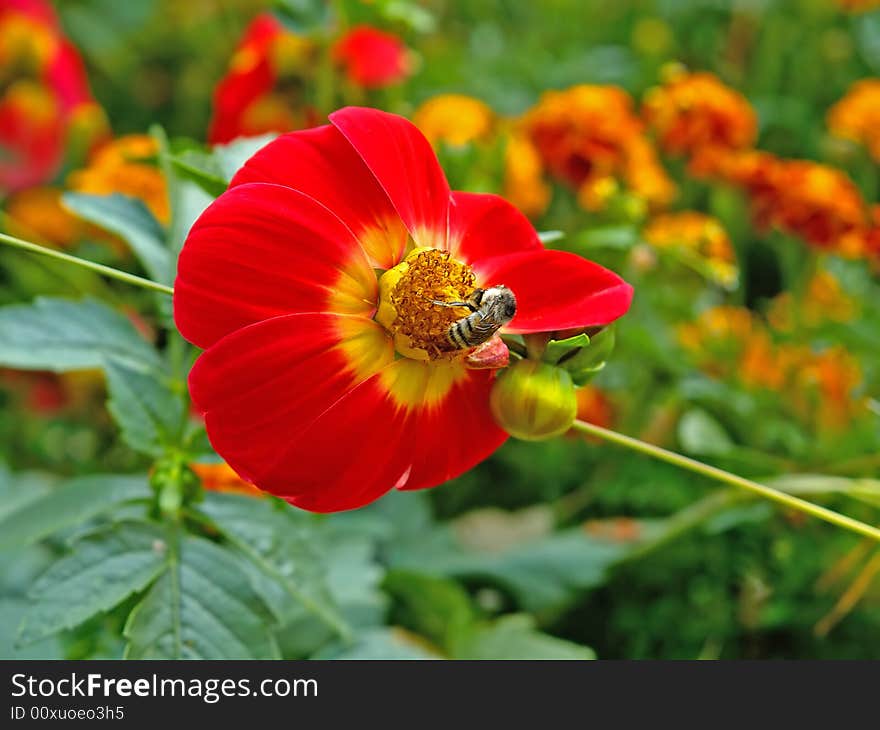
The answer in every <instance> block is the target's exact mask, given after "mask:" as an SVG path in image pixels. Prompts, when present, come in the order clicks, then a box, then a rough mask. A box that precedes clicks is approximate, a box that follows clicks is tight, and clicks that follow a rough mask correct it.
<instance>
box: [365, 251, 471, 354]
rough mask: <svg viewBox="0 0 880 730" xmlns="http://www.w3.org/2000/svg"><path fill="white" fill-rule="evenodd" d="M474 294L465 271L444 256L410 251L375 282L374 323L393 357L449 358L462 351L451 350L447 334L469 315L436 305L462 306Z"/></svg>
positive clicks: (443, 253) (461, 309)
mask: <svg viewBox="0 0 880 730" xmlns="http://www.w3.org/2000/svg"><path fill="white" fill-rule="evenodd" d="M476 288H477V285H476V277H475V276H474V272H473V271H471V268H470V267H469V266H467V265H466V264H463V263H461V262H460V261H456V260H455V259H454V258H452V256H451V255H450V254H449V252H448V251H438V250H437V249H434V248H416V249H414V250H413V251H412V252H411V253H410V254H409V255H408V256H407V257H406V258H405V259H404V260H403V261H402V262H401V263H399V264H398V265H397V266H395V267H394V268H393V269H389V270H388V271H386V272H385V273H384V274H383V275H382V277H381V278H380V279H379V308H378V310H377V311H376V321H377V322H379V324H381V325H382V326H383V327H385V329H386V330H388V332H389V333H390V334H391V335H392V337H393V338H394V346H395V348H396V349H397V352H398V353H400V354H401V355H403V356H404V357H409V358H412V359H414V360H438V359H451V358H455V357H456V356H458V355H461V354H464V353H465V352H466V351H465V350H461V349H459V348H458V347H456V346H455V345H454V344H452V343H451V342H450V341H449V339H448V337H447V332H448V331H449V326H450V325H451V324H452V323H453V322H455V321H456V320H459V319H461V318H462V317H466V316H467V315H468V314H470V310H468V309H467V308H466V307H444V306H442V305H441V304H436V302H463V301H466V300H467V299H468V298H469V297H470V296H471V295H472V294H473V292H474V290H475V289H476Z"/></svg>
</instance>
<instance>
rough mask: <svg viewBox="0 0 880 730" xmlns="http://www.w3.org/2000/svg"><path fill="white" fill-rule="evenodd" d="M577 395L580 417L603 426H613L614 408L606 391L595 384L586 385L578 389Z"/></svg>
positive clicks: (582, 419)
mask: <svg viewBox="0 0 880 730" xmlns="http://www.w3.org/2000/svg"><path fill="white" fill-rule="evenodd" d="M576 395H577V417H578V419H580V420H581V421H587V422H588V423H594V424H596V425H597V426H602V427H603V428H611V426H612V424H613V421H614V408H613V406H612V405H611V401H610V400H609V399H608V396H607V395H605V393H603V392H602V391H601V390H600V389H599V388H597V387H595V386H594V385H584V386H582V387H580V388H578V389H577V391H576Z"/></svg>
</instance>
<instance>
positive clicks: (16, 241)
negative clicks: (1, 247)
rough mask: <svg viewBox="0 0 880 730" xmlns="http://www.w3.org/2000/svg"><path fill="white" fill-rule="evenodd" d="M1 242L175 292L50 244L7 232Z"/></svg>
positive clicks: (100, 272)
mask: <svg viewBox="0 0 880 730" xmlns="http://www.w3.org/2000/svg"><path fill="white" fill-rule="evenodd" d="M0 243H3V244H6V245H7V246H12V247H13V248H18V249H21V250H22V251H29V252H31V253H36V254H40V255H41V256H47V257H49V258H52V259H57V260H58V261H64V262H65V263H68V264H73V265H74V266H79V267H81V268H83V269H91V270H92V271H96V272H97V273H99V274H101V275H102V276H108V277H110V278H111V279H118V280H119V281H124V282H125V283H126V284H133V285H134V286H139V287H141V288H142V289H151V290H153V291H157V292H161V293H162V294H174V289H172V288H171V287H170V286H165V284H159V283H158V282H155V281H150V279H145V278H143V277H142V276H135V275H134V274H129V273H127V272H125V271H120V270H119V269H114V268H113V267H112V266H104V264H96V263H95V262H94V261H87V260H86V259H81V258H79V257H78V256H71V255H70V254H69V253H64V252H62V251H58V250H56V249H54V248H49V247H48V246H40V245H39V244H37V243H31V242H30V241H25V240H23V239H21V238H16V237H15V236H9V235H7V234H5V233H0Z"/></svg>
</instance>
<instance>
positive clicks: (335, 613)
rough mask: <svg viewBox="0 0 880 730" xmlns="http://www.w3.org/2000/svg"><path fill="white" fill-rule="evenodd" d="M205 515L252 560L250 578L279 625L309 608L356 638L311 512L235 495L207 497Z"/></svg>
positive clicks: (203, 510)
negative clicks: (333, 588) (332, 585)
mask: <svg viewBox="0 0 880 730" xmlns="http://www.w3.org/2000/svg"><path fill="white" fill-rule="evenodd" d="M201 511H202V512H203V513H204V514H205V515H207V516H208V517H209V518H210V519H211V521H212V522H213V523H214V525H215V526H216V528H217V529H218V530H220V532H221V533H222V534H223V535H224V536H225V537H226V538H227V540H229V542H230V543H231V544H232V545H233V546H234V547H235V548H236V550H238V551H239V552H240V553H241V554H242V556H243V557H245V558H246V559H247V560H248V561H249V563H250V564H251V567H252V569H251V570H249V571H248V577H249V579H250V580H251V583H252V585H253V587H254V589H255V590H256V591H257V592H258V593H259V594H260V596H262V598H263V599H264V600H265V602H266V604H267V605H268V606H269V607H270V608H271V609H272V612H273V613H274V614H275V616H276V617H277V619H278V621H279V622H280V623H285V622H288V621H291V620H292V619H294V618H298V617H300V616H301V614H302V610H303V609H305V610H306V611H307V612H309V613H311V614H313V615H314V616H315V617H317V618H318V619H320V620H321V621H322V622H324V623H325V624H326V625H327V626H328V627H330V628H332V629H333V630H334V631H335V632H337V633H339V634H340V635H343V636H348V635H349V634H350V633H351V629H350V627H349V626H348V624H347V623H346V621H345V619H343V618H342V616H341V615H340V614H339V610H338V607H337V606H336V603H335V601H334V600H333V596H332V595H331V593H330V590H329V587H328V584H327V568H328V566H327V564H326V562H325V561H324V559H323V555H322V553H321V552H319V550H318V549H316V543H317V541H318V530H317V528H316V526H315V524H314V523H313V522H312V520H311V518H310V517H309V516H308V515H306V513H304V512H299V511H297V510H295V509H294V508H292V507H290V506H289V505H287V504H285V503H283V502H279V501H277V500H271V499H265V500H264V499H254V498H252V497H242V496H237V495H231V494H209V495H206V499H205V501H204V503H203V504H202V505H201Z"/></svg>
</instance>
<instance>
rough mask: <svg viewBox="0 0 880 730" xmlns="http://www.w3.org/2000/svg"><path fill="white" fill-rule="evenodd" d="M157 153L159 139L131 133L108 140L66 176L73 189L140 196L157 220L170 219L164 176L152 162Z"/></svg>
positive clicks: (163, 221)
mask: <svg viewBox="0 0 880 730" xmlns="http://www.w3.org/2000/svg"><path fill="white" fill-rule="evenodd" d="M157 153H158V146H157V144H156V140H154V139H153V138H152V137H150V136H148V135H144V134H131V135H127V136H124V137H120V138H118V139H116V140H113V141H112V142H109V143H107V144H106V145H104V146H103V147H101V148H99V149H98V151H97V152H96V153H95V154H94V155H92V158H91V159H90V160H89V164H88V166H87V167H85V168H83V169H81V170H74V171H73V172H71V173H70V175H69V176H68V178H67V184H68V186H69V187H70V189H71V190H75V191H77V192H81V193H92V194H94V195H109V194H111V193H121V194H123V195H128V196H130V197H132V198H137V199H139V200H141V201H143V203H144V204H145V205H146V206H147V207H148V208H149V209H150V211H151V212H152V213H153V215H154V216H156V219H157V220H159V221H160V222H162V223H167V222H168V220H169V218H170V209H169V203H168V191H167V189H166V185H165V179H164V178H163V177H162V174H161V172H160V171H159V169H158V168H157V167H156V165H155V164H154V163H153V158H154V157H155V156H156V154H157Z"/></svg>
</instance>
